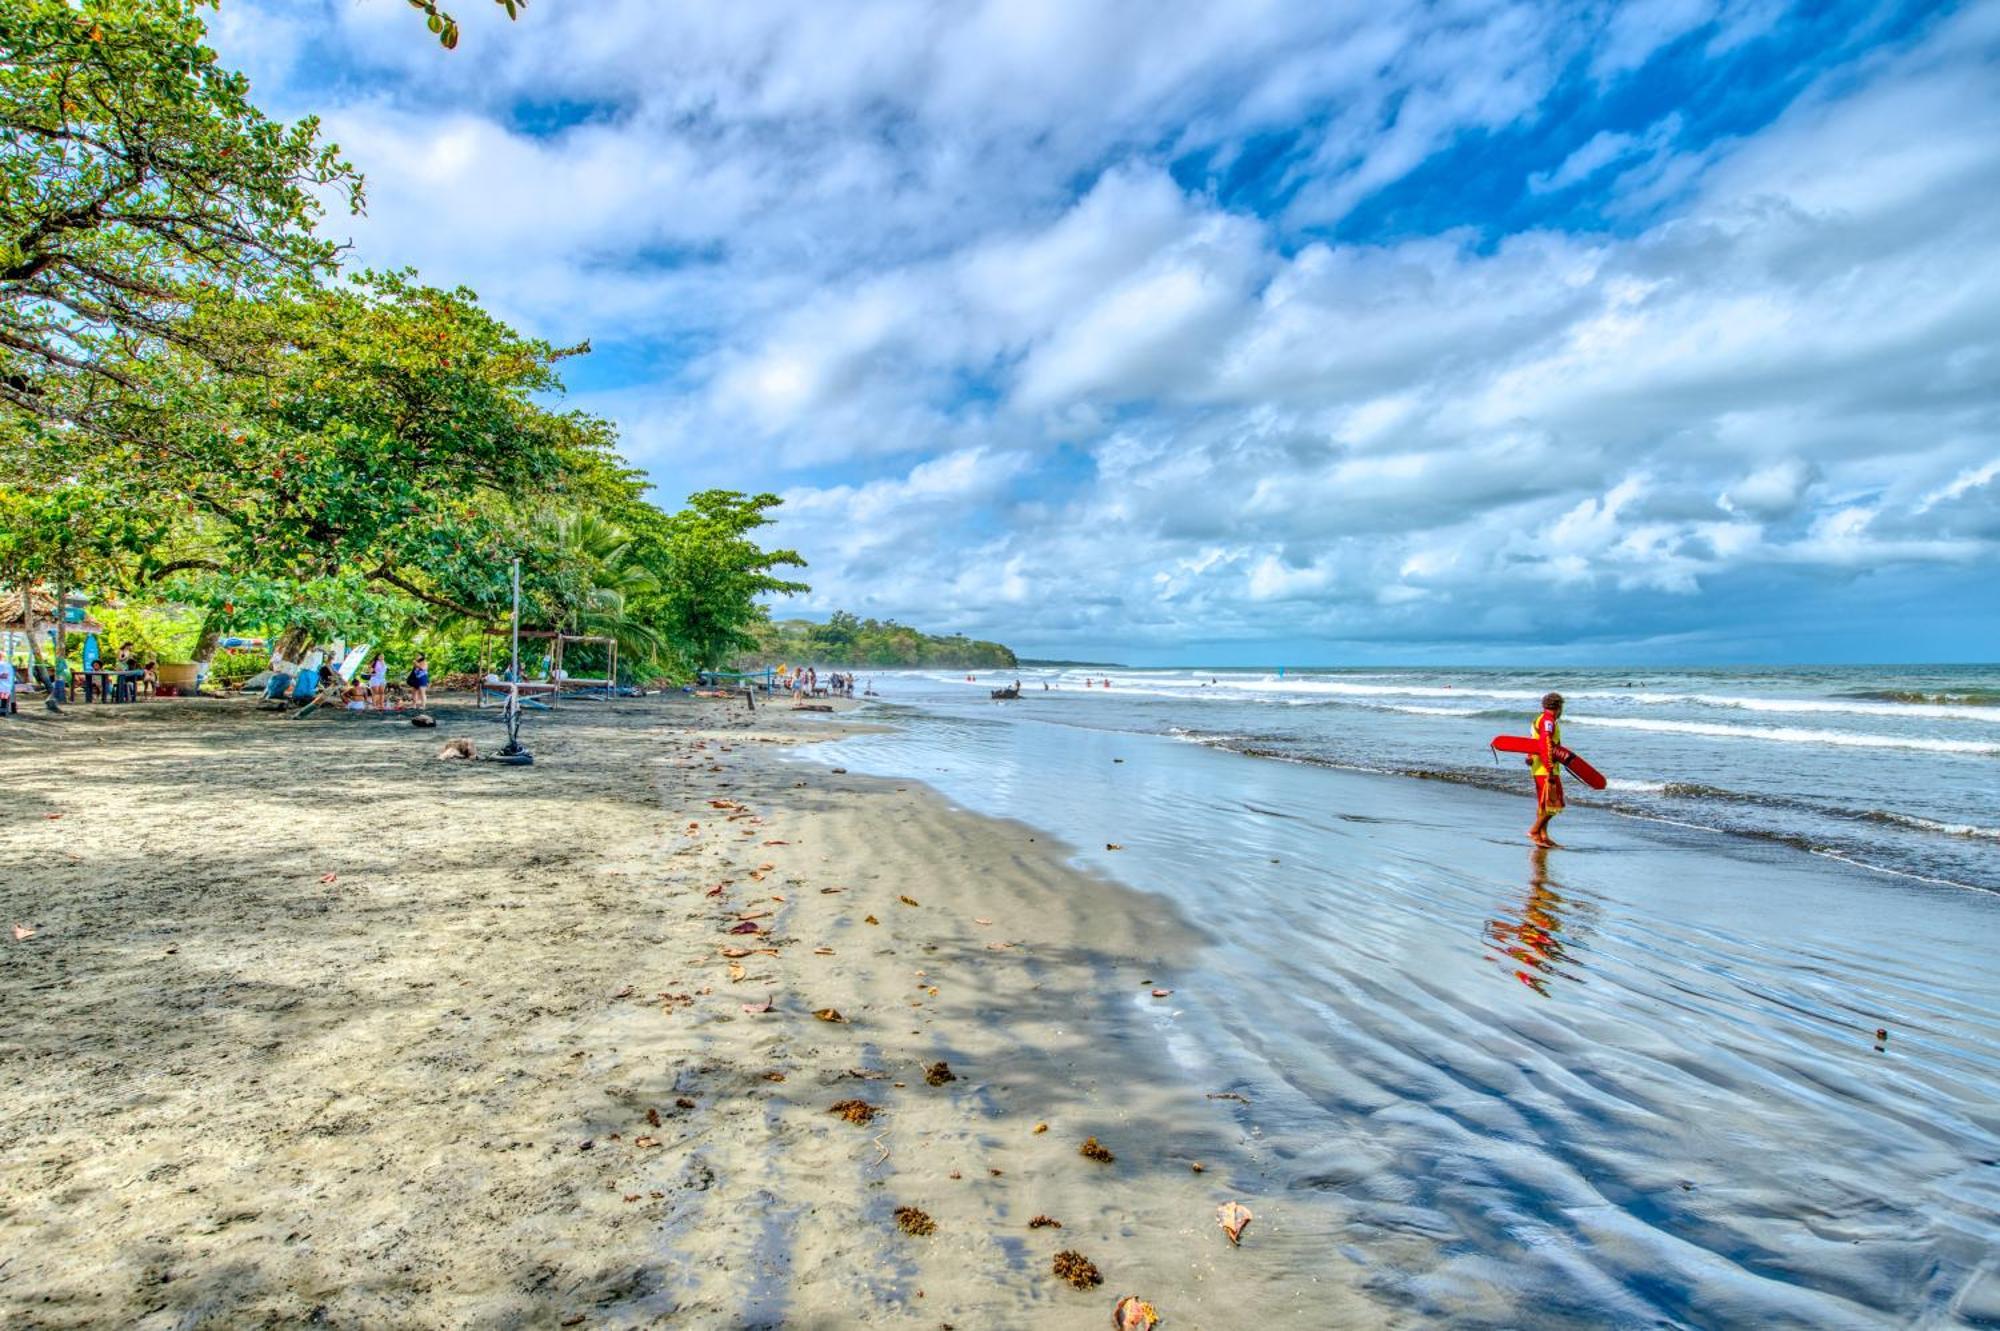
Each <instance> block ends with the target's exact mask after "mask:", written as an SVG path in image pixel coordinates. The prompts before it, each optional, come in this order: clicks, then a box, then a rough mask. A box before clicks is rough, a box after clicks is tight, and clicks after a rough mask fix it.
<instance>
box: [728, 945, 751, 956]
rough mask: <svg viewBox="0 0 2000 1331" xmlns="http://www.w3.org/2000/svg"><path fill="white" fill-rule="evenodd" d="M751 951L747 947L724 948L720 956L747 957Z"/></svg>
mask: <svg viewBox="0 0 2000 1331" xmlns="http://www.w3.org/2000/svg"><path fill="white" fill-rule="evenodd" d="M751 951H752V949H750V948H747V947H725V948H723V949H722V955H723V956H724V957H747V956H749V955H750V953H751Z"/></svg>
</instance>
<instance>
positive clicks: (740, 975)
mask: <svg viewBox="0 0 2000 1331" xmlns="http://www.w3.org/2000/svg"><path fill="white" fill-rule="evenodd" d="M749 974H750V972H749V971H746V970H744V969H743V963H742V962H740V961H732V962H730V963H729V982H730V983H731V984H736V983H738V982H739V981H741V980H743V979H745V978H746V977H747V976H748V975H749Z"/></svg>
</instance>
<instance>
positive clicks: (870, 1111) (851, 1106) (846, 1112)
mask: <svg viewBox="0 0 2000 1331" xmlns="http://www.w3.org/2000/svg"><path fill="white" fill-rule="evenodd" d="M826 1112H827V1113H829V1114H838V1115H840V1116H841V1117H842V1118H844V1119H846V1120H847V1121H848V1122H849V1123H868V1122H872V1121H873V1120H874V1118H875V1114H876V1109H875V1106H874V1105H871V1104H869V1103H868V1102H867V1101H866V1100H836V1101H834V1103H833V1105H832V1107H831V1108H829V1109H828V1110H827V1111H826Z"/></svg>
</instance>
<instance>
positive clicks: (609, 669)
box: [478, 629, 618, 707]
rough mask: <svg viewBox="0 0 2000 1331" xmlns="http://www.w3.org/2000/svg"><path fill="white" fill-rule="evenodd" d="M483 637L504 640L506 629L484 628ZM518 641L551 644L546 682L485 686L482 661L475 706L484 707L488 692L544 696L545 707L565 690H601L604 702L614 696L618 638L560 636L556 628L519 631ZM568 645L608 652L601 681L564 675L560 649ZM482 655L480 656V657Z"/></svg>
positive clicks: (580, 635) (551, 704) (584, 634)
mask: <svg viewBox="0 0 2000 1331" xmlns="http://www.w3.org/2000/svg"><path fill="white" fill-rule="evenodd" d="M486 636H487V637H488V638H504V637H507V636H508V630H506V629H488V630H487V631H486ZM521 638H522V640H523V641H534V642H546V643H549V644H551V645H550V648H549V679H548V681H547V682H542V681H539V680H535V681H530V680H517V681H512V682H509V683H505V684H500V685H494V684H489V683H488V682H487V680H486V676H487V673H488V672H487V670H486V662H485V661H484V660H483V659H482V660H481V661H480V663H479V666H480V669H479V701H478V705H479V706H481V707H484V706H485V705H486V695H487V694H488V693H489V692H491V693H495V694H498V695H500V696H502V697H504V696H506V695H507V694H509V693H514V694H517V695H519V696H520V697H522V698H526V697H528V696H530V695H531V694H533V695H537V696H540V697H546V698H547V699H548V702H549V705H550V706H552V707H553V706H554V705H555V703H556V700H557V698H558V696H559V695H560V694H561V693H562V692H563V691H564V690H565V689H569V690H575V691H579V692H580V691H584V690H598V689H601V690H603V697H604V701H606V702H609V701H611V700H612V699H613V698H616V697H617V696H618V639H616V638H607V637H603V636H601V635H598V634H592V633H564V632H561V631H560V630H557V629H522V630H521ZM572 643H595V644H599V645H601V646H603V647H605V648H607V649H608V659H607V660H606V662H605V667H604V678H602V679H593V678H584V677H576V676H571V675H569V674H567V673H565V672H564V670H563V648H564V647H565V646H567V645H569V644H572ZM483 655H484V654H483V653H482V657H483Z"/></svg>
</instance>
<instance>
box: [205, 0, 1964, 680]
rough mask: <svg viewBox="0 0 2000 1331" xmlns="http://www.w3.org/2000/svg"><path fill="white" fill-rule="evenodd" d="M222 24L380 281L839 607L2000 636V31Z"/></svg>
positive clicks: (625, 3)
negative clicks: (605, 421) (565, 391)
mask: <svg viewBox="0 0 2000 1331" xmlns="http://www.w3.org/2000/svg"><path fill="white" fill-rule="evenodd" d="M455 9H456V11H457V12H458V14H459V17H460V18H461V20H462V21H463V22H464V25H465V30H466V32H465V38H464V41H463V42H462V43H461V45H460V47H459V49H458V50H457V51H456V52H450V53H447V52H443V51H441V50H438V49H437V48H436V47H435V45H434V44H432V43H430V42H428V41H426V40H425V34H424V33H423V31H422V27H421V19H420V18H417V19H415V20H413V18H412V15H413V11H411V10H410V9H409V8H408V6H407V5H406V4H403V3H402V2H401V0H326V2H325V3H310V2H307V0H258V2H256V3H252V2H250V0H242V2H239V0H224V4H223V7H222V11H221V14H220V16H219V18H218V19H217V20H216V22H215V40H216V43H217V45H218V46H219V47H220V48H221V49H222V51H223V53H224V55H225V57H226V58H228V59H229V60H230V61H232V62H233V63H235V64H237V65H238V66H240V67H242V68H244V69H246V70H248V71H249V72H250V74H251V76H252V79H253V83H254V86H255V88H256V91H257V96H258V97H259V99H260V101H261V102H262V103H263V104H264V105H265V106H266V107H267V108H268V109H271V110H273V111H274V112H277V113H281V114H287V115H298V114H305V113H308V112H310V113H316V114H319V115H320V116H321V117H322V118H323V120H324V121H325V123H326V126H327V128H328V131H329V133H330V134H331V135H332V137H334V138H335V139H337V140H338V141H339V142H340V143H341V144H342V145H343V147H344V148H345V149H346V150H347V152H348V153H349V155H350V156H351V157H352V158H353V159H354V160H355V161H356V163H357V164H358V165H359V166H360V167H361V168H362V169H363V171H364V172H365V173H366V174H367V176H368V180H369V199H370V202H369V207H368V212H367V214H366V216H365V217H361V218H348V217H345V216H341V217H333V218H330V219H329V223H328V229H329V230H330V231H333V232H334V233H336V234H339V235H342V236H351V238H352V240H353V242H354V245H355V254H356V261H357V262H365V263H376V264H389V263H408V264H414V265H416V266H417V267H418V268H419V270H420V271H421V272H422V273H423V274H424V275H425V276H426V277H427V278H429V279H430V280H432V281H436V282H440V283H461V282H462V283H465V284H467V285H469V286H471V287H473V288H474V289H475V290H477V291H479V292H480V293H481V295H482V296H483V297H484V298H485V299H486V300H487V301H488V302H489V303H490V304H491V305H493V306H494V307H495V308H496V309H498V310H499V311H500V312H501V313H502V314H503V315H505V316H506V317H508V318H510V319H512V320H514V321H515V322H517V323H519V324H520V325H522V326H524V327H526V328H528V329H530V330H532V331H535V332H537V333H541V334H544V335H546V336H549V337H552V338H559V339H574V338H580V337H587V338H589V339H590V340H591V342H592V344H593V347H594V348H595V354H594V355H593V356H592V357H590V358H588V359H587V360H585V361H583V362H580V363H578V364H577V367H576V369H575V370H574V371H573V372H572V373H571V375H570V387H571V399H572V401H573V402H574V403H575V404H576V405H579V406H582V407H584V408H586V409H589V410H592V411H595V412H599V413H601V414H604V415H606V416H608V417H610V418H612V419H614V420H615V421H616V422H617V423H618V424H619V426H620V429H621V431H622V434H623V438H624V441H625V447H626V450H627V452H628V455H629V456H631V457H632V458H633V460H634V461H635V462H637V463H638V464H640V465H642V466H644V467H645V468H646V469H647V471H648V472H649V474H650V475H651V477H652V478H653V481H654V483H655V485H656V487H657V490H658V494H659V497H660V498H661V499H662V501H663V502H674V501H677V500H678V499H679V498H680V496H681V495H683V494H686V493H687V492H689V491H691V490H694V489H698V488H702V487H706V486H710V485H726V486H729V487H732V488H738V489H748V490H765V489H768V490H773V491H776V492H778V493H780V494H782V495H784V497H785V500H786V503H785V506H784V508H783V510H782V515H783V516H782V521H781V523H780V525H779V527H778V528H777V529H776V531H777V536H778V539H780V540H782V541H783V542H785V543H787V544H791V545H794V546H796V547H797V548H798V549H799V550H800V551H801V552H802V553H803V554H804V555H805V556H806V557H807V558H808V560H809V561H810V563H811V571H810V573H809V575H808V576H809V578H810V580H811V582H812V583H813V585H814V590H813V592H812V593H811V594H810V595H809V596H806V597H803V598H797V599H796V600H794V601H793V602H790V603H788V604H786V605H781V606H779V607H777V613H779V614H781V615H785V614H804V615H807V616H810V617H823V616H824V615H825V614H826V613H827V612H828V611H830V610H832V609H835V608H846V609H851V610H854V611H856V612H858V613H862V614H872V615H877V616H881V617H892V616H893V617H895V618H898V619H901V620H903V621H905V622H908V623H915V624H918V625H921V626H924V627H927V628H933V629H937V630H941V631H964V632H968V633H972V634H975V635H979V636H988V637H997V638H1000V639H1002V640H1003V641H1006V642H1008V643H1010V644H1011V645H1014V646H1015V647H1016V648H1017V649H1019V650H1021V651H1023V652H1024V653H1028V654H1034V655H1054V656H1064V657H1074V658H1087V659H1100V660H1125V661H1133V662H1153V661H1171V660H1188V659H1199V660H1203V661H1210V662H1214V663H1218V664H1227V663H1245V664H1250V663H1264V662H1275V661H1290V662H1295V663H1306V662H1326V663H1340V662H1347V661H1355V662H1378V661H1466V662H1489V661H1559V660H1576V661H1588V662H1603V661H1619V662H1634V663H1641V662H1662V663H1670V662H1699V661H1710V662H1733V661H1796V660H1833V661H1880V660H1986V661H1992V660H1995V659H2000V613H1996V612H2000V593H1996V591H1995V590H1994V587H1995V584H1996V583H2000V578H1996V576H1995V574H1996V572H2000V567H1997V566H2000V4H1996V3H1987V4H1977V5H1961V6H1936V5H1908V4H1815V5H1803V4H1797V5H1795V4H1787V3H1782V2H1780V0H1627V2H1626V3H1620V4H1593V5H1547V4H1525V3H1508V2H1506V0H1491V2H1484V0H1457V2H1456V3H1449V4H1403V3H1398V2H1397V0H1377V2H1376V3H1370V4H1366V5H1360V4H1355V5H1344V4H1339V3H1332V4H1329V3H1326V2H1325V0H1314V2H1312V3H1293V2H1292V0H1239V2H1238V3H1232V4H1229V5H1215V4H1206V3H1204V4H1181V3H1172V2H1170V0H1149V2H1147V3H1109V2H1101V3H1074V2H1073V0H993V2H992V3H978V2H976V0H958V2H955V3H939V4H918V3H831V4H830V3H826V2H825V0H815V2H813V3H806V2H805V0H799V2H797V3H790V2H786V0H771V2H770V3H761V4H757V5H748V6H746V5H733V6H724V5H720V4H709V3H693V2H691V3H686V4H658V3H651V2H650V0H590V3H587V4H586V3H582V0H537V3H536V4H534V5H532V6H531V7H530V8H529V9H528V10H527V11H525V13H524V17H523V18H522V20H521V21H520V22H519V23H517V24H513V25H509V24H507V23H505V22H504V21H503V20H501V19H500V18H499V17H498V15H497V11H495V12H493V13H488V12H486V11H489V10H493V6H491V5H490V4H487V3H485V0H457V4H456V6H455Z"/></svg>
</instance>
